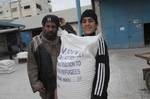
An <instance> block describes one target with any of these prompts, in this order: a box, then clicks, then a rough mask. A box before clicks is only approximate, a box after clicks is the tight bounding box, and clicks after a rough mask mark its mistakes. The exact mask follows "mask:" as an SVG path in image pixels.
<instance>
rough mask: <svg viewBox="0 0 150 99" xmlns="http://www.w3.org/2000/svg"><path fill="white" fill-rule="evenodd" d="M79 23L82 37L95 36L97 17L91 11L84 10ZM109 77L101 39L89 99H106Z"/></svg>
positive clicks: (104, 48)
mask: <svg viewBox="0 0 150 99" xmlns="http://www.w3.org/2000/svg"><path fill="white" fill-rule="evenodd" d="M80 21H81V26H82V29H83V32H84V36H94V35H95V34H96V30H97V26H98V20H97V15H96V14H95V12H94V11H93V10H91V9H87V10H85V11H84V12H83V13H82V15H81V20H80ZM109 75H110V70H109V56H108V51H107V46H106V43H105V41H104V39H103V37H101V38H100V40H99V49H98V52H97V55H96V66H95V76H94V81H93V86H92V93H91V99H107V87H108V82H109Z"/></svg>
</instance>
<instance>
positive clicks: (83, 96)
mask: <svg viewBox="0 0 150 99" xmlns="http://www.w3.org/2000/svg"><path fill="white" fill-rule="evenodd" d="M99 37H100V34H99V35H97V36H85V37H79V36H76V35H73V34H65V33H64V35H61V44H62V45H61V51H60V54H59V56H58V63H57V92H58V93H57V95H58V99H91V91H92V84H93V79H94V74H95V61H96V60H95V56H96V53H97V49H98V40H99Z"/></svg>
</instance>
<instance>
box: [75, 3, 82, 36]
mask: <svg viewBox="0 0 150 99" xmlns="http://www.w3.org/2000/svg"><path fill="white" fill-rule="evenodd" d="M76 9H77V20H78V32H79V34H80V36H82V35H83V34H82V29H81V24H80V17H81V7H80V0H76Z"/></svg>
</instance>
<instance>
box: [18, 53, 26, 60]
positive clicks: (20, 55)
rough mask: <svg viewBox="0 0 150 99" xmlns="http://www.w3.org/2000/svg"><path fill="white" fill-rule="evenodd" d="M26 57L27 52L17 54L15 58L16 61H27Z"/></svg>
mask: <svg viewBox="0 0 150 99" xmlns="http://www.w3.org/2000/svg"><path fill="white" fill-rule="evenodd" d="M27 57H28V52H19V53H17V58H18V59H27Z"/></svg>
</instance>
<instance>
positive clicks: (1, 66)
mask: <svg viewBox="0 0 150 99" xmlns="http://www.w3.org/2000/svg"><path fill="white" fill-rule="evenodd" d="M15 70H16V67H15V61H14V60H0V73H12V72H14V71H15Z"/></svg>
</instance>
